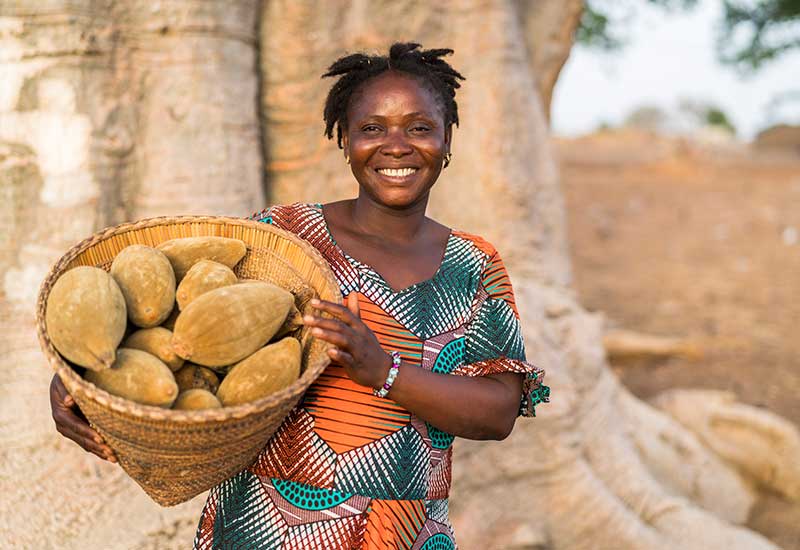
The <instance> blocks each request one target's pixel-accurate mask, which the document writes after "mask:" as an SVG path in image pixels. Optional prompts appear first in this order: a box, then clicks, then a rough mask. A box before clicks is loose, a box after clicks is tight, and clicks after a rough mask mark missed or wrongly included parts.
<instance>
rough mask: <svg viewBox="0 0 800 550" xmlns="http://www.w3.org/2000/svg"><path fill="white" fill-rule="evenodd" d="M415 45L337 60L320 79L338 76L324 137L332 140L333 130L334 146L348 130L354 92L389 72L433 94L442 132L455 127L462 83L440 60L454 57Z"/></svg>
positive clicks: (445, 50)
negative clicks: (401, 74) (440, 110)
mask: <svg viewBox="0 0 800 550" xmlns="http://www.w3.org/2000/svg"><path fill="white" fill-rule="evenodd" d="M419 48H420V45H419V44H415V43H401V42H396V43H395V44H393V45H392V47H391V48H390V49H389V56H388V57H386V56H380V55H366V54H363V53H354V54H351V55H347V56H345V57H341V58H339V59H337V60H336V61H335V62H334V63H333V64H332V65H331V66H330V67H328V72H327V73H325V74H324V75H322V78H325V77H332V76H338V77H339V80H337V81H336V83H335V84H334V85H333V86H332V87H331V89H330V91H329V92H328V99H327V100H326V101H325V112H324V114H323V119H324V120H325V135H326V136H327V137H328V139H333V128H334V126H335V127H336V143H337V144H338V145H339V148H340V149H341V148H342V133H343V130H342V129H343V128H347V107H348V105H349V103H350V99H351V97H352V96H353V93H354V92H355V91H356V89H357V88H358V87H359V86H360V85H361V84H363V83H364V82H366V81H367V80H369V79H370V78H372V77H374V76H377V75H379V74H381V73H384V72H386V71H389V70H395V71H400V72H404V73H407V74H410V75H414V76H415V77H417V78H418V79H419V80H420V81H421V82H422V83H423V84H425V85H426V86H428V87H429V88H430V89H431V91H433V92H434V94H435V96H436V99H437V100H438V101H439V103H440V105H441V106H442V107H443V111H444V124H445V128H447V127H449V126H450V125H451V124H455V125H456V126H458V105H457V104H456V100H455V97H456V88H460V87H461V84H459V82H458V80H464V77H463V76H461V74H460V73H459V72H458V71H456V70H455V69H453V67H451V66H450V65H449V64H448V63H447V62H446V61H444V60H443V59H441V58H442V57H443V56H445V55H449V54H451V53H453V50H451V49H448V48H440V49H435V50H420V49H419Z"/></svg>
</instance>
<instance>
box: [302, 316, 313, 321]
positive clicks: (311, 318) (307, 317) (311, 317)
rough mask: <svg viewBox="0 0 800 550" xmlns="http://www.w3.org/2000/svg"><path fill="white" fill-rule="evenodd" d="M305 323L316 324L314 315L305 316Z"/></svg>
mask: <svg viewBox="0 0 800 550" xmlns="http://www.w3.org/2000/svg"><path fill="white" fill-rule="evenodd" d="M303 321H304V322H306V323H313V322H314V316H313V315H304V316H303Z"/></svg>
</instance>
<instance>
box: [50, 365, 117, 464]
mask: <svg viewBox="0 0 800 550" xmlns="http://www.w3.org/2000/svg"><path fill="white" fill-rule="evenodd" d="M50 409H51V410H52V412H53V420H54V421H55V423H56V430H58V433H60V434H61V435H63V436H64V437H66V438H67V439H71V440H72V441H74V442H75V443H77V444H78V445H80V446H81V447H82V448H83V450H84V451H88V452H90V453H94V454H96V455H97V456H99V457H100V458H102V459H103V460H108V461H109V462H116V461H117V457H115V456H114V452H113V451H112V450H111V447H109V446H108V445H106V444H105V443H103V438H102V437H100V434H99V433H97V432H96V431H94V430H93V429H92V427H91V426H89V423H88V422H87V421H86V417H85V416H83V413H82V412H81V410H80V409H79V408H78V404H77V403H75V400H74V399H73V398H72V396H71V395H70V394H69V392H68V391H67V388H66V387H64V383H63V382H62V381H61V378H59V376H58V375H57V374H56V375H54V376H53V380H52V381H51V382H50Z"/></svg>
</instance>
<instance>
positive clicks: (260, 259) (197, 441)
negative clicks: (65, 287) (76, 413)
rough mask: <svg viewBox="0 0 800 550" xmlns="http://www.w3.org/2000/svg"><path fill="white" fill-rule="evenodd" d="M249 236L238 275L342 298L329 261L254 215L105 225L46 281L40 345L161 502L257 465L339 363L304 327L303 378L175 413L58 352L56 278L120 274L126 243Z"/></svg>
mask: <svg viewBox="0 0 800 550" xmlns="http://www.w3.org/2000/svg"><path fill="white" fill-rule="evenodd" d="M210 235H215V236H222V237H232V238H235V239H241V240H242V241H244V242H245V243H246V245H247V254H246V255H245V257H244V259H243V260H242V261H241V262H239V264H238V265H237V267H236V268H235V269H234V271H235V272H236V274H237V275H238V276H239V277H240V278H246V279H261V280H264V281H269V282H272V283H275V284H277V285H279V286H282V287H283V288H286V289H288V290H290V291H297V290H299V289H303V288H305V289H307V288H308V287H311V288H312V289H313V290H314V292H315V293H316V295H317V296H319V297H320V298H322V299H324V300H330V301H333V302H336V303H341V302H342V295H341V293H340V291H339V285H338V284H337V281H336V279H335V277H334V276H333V273H332V272H331V270H330V267H329V266H328V264H327V262H326V261H325V260H324V259H323V258H322V256H321V255H320V254H319V253H318V252H317V250H316V249H314V248H313V247H312V246H311V245H310V244H308V243H307V242H305V241H303V240H302V239H299V238H298V237H296V236H295V235H293V234H292V233H289V232H287V231H284V230H281V229H278V228H276V227H273V226H271V225H269V224H265V223H261V222H256V221H252V220H247V219H239V218H226V217H216V216H181V217H160V218H150V219H145V220H140V221H137V222H135V223H126V224H122V225H119V226H116V227H111V228H108V229H104V230H102V231H100V232H98V233H96V234H94V235H93V236H91V237H89V238H88V239H86V240H84V241H83V242H81V243H78V244H77V245H75V246H74V247H72V248H71V249H70V250H69V251H68V252H67V253H66V254H65V255H64V256H63V257H62V258H61V259H60V260H59V261H58V262H57V263H56V264H55V266H54V267H53V269H52V270H51V271H50V273H49V274H48V275H47V278H46V279H45V280H44V283H42V287H41V290H40V291H39V298H38V302H37V304H36V324H37V328H38V332H39V343H40V344H41V346H42V350H43V351H44V354H45V356H46V357H47V360H48V361H49V363H50V365H52V367H53V368H54V369H55V371H56V372H57V373H58V376H59V377H60V378H61V380H62V381H63V382H64V385H65V386H66V388H67V389H68V390H69V392H70V394H72V396H73V398H74V399H75V401H76V402H77V403H78V405H79V406H80V408H81V410H82V411H83V413H84V414H85V415H86V417H87V419H88V420H89V423H90V424H91V425H92V427H93V428H94V429H95V430H97V431H98V432H99V433H100V434H101V435H102V436H103V438H104V439H105V441H106V443H108V445H109V446H110V447H111V448H112V449H113V450H114V453H115V454H116V456H117V458H118V459H119V464H120V465H121V466H122V468H124V470H125V471H126V472H127V473H128V475H130V476H131V477H132V478H133V479H134V480H135V481H136V482H137V483H138V484H139V485H141V487H142V488H143V489H144V490H145V492H146V493H147V494H148V495H149V496H150V497H151V498H152V499H153V500H154V501H155V502H157V503H158V504H160V505H162V506H172V505H175V504H179V503H181V502H185V501H187V500H189V499H190V498H192V497H194V496H196V495H198V494H200V493H202V492H203V491H205V490H207V489H210V488H211V487H213V486H215V485H217V484H218V483H220V482H222V481H224V480H225V479H228V478H229V477H231V476H232V475H234V474H236V473H238V472H240V471H241V470H243V469H244V468H246V467H247V466H249V465H251V464H252V463H253V461H254V460H255V458H256V457H257V455H258V453H259V452H260V451H261V449H262V448H263V447H264V445H265V444H266V442H267V440H268V439H269V438H270V437H271V436H272V434H273V433H274V432H275V430H277V429H278V427H279V426H280V424H281V422H283V419H284V418H285V417H286V415H287V414H288V413H289V411H290V410H291V409H292V408H293V407H294V406H295V405H296V404H297V402H298V401H299V399H300V397H301V396H302V394H303V392H304V391H305V390H306V388H308V386H309V385H310V384H311V383H312V382H313V381H314V380H316V378H317V377H318V376H319V375H320V373H321V372H322V371H323V370H324V369H325V367H326V366H327V364H328V363H329V359H328V355H327V349H328V348H329V346H330V345H329V344H328V343H326V342H324V341H322V340H319V339H316V338H313V337H312V336H311V334H310V333H308V332H306V329H303V331H302V332H301V341H302V347H303V358H302V367H301V368H302V369H303V370H302V374H301V376H300V378H299V379H298V380H297V381H296V382H295V383H294V384H292V385H291V386H289V387H288V388H285V389H283V390H281V391H279V392H277V393H274V394H272V395H270V396H268V397H265V398H263V399H260V400H258V401H255V402H252V403H247V404H244V405H239V406H236V407H225V408H222V409H213V410H201V411H174V410H169V409H162V408H159V407H152V406H148V405H140V404H138V403H134V402H132V401H128V400H126V399H122V398H120V397H116V396H113V395H111V394H109V393H108V392H106V391H103V390H101V389H99V388H98V387H97V386H95V385H94V384H91V383H89V382H87V381H85V380H84V379H83V378H82V377H81V376H80V375H79V374H78V373H76V372H75V370H73V368H72V367H71V366H70V365H69V364H68V363H67V362H65V361H64V359H63V358H62V357H61V356H60V355H59V354H58V352H57V351H56V349H55V348H54V347H53V344H52V342H51V341H50V338H49V336H48V335H47V327H46V326H45V306H46V304H47V297H48V295H49V294H50V290H51V289H52V288H53V284H55V281H56V279H58V277H59V276H61V275H62V274H63V273H64V272H66V271H67V270H69V269H70V268H73V267H76V266H80V265H91V266H96V267H100V268H102V269H105V270H106V271H108V270H110V268H111V262H112V261H113V259H114V257H115V256H116V255H117V254H118V253H119V252H120V251H121V250H122V249H123V248H125V247H126V246H129V245H132V244H145V245H149V246H155V245H157V244H159V243H161V242H163V241H166V240H169V239H174V238H177V237H195V236H210Z"/></svg>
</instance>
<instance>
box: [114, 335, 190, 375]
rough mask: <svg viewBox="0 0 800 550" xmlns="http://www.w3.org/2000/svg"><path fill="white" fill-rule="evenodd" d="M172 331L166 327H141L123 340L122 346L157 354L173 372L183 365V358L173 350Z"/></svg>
mask: <svg viewBox="0 0 800 550" xmlns="http://www.w3.org/2000/svg"><path fill="white" fill-rule="evenodd" d="M171 340H172V331H171V330H169V329H166V328H164V327H153V328H140V329H139V330H137V331H136V332H134V333H133V334H131V335H130V336H128V337H127V338H125V340H123V341H122V347H125V348H131V349H140V350H142V351H146V352H147V353H149V354H150V355H155V356H156V357H158V358H159V359H161V361H162V362H163V363H164V364H165V365H167V366H168V367H169V369H170V370H171V371H172V372H175V371H177V370H178V369H180V368H181V367H182V366H183V358H181V357H178V356H177V355H175V352H174V351H172V345H171Z"/></svg>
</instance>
